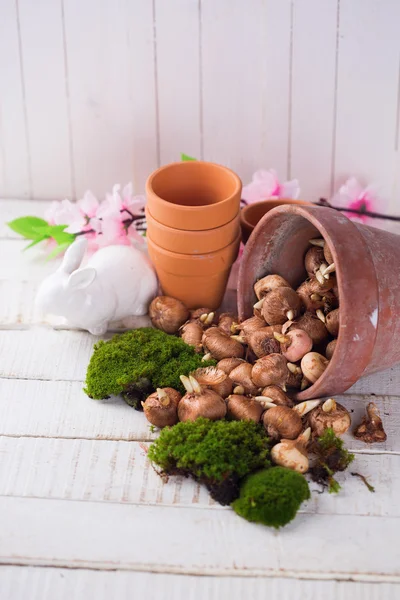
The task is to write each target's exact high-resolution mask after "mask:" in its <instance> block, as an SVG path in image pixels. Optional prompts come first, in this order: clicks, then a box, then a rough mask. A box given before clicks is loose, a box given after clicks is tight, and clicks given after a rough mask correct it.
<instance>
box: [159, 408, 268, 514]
mask: <svg viewBox="0 0 400 600" xmlns="http://www.w3.org/2000/svg"><path fill="white" fill-rule="evenodd" d="M268 454H269V450H268V438H267V436H266V435H265V433H264V430H263V428H262V427H261V426H260V425H258V424H256V423H254V422H252V421H209V420H208V419H203V418H199V419H197V420H196V421H194V422H191V421H186V422H184V423H178V424H177V425H175V426H174V427H171V428H168V427H166V428H165V429H163V430H162V431H161V434H160V437H159V438H158V439H157V440H156V441H155V442H154V443H153V444H152V445H151V446H150V449H149V452H148V457H149V459H150V460H151V461H152V462H154V463H155V464H156V465H158V466H159V467H160V468H161V474H165V475H184V476H191V477H193V478H194V479H196V481H201V482H202V483H204V484H205V485H206V486H207V488H208V489H209V491H210V493H211V495H212V496H213V498H215V499H216V500H218V502H220V503H221V504H230V503H231V502H232V501H233V500H234V499H235V498H237V496H238V494H239V480H240V479H241V478H242V477H244V476H245V475H247V474H248V473H251V472H252V471H255V470H257V469H260V468H264V467H267V466H269V461H268Z"/></svg>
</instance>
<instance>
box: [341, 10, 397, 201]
mask: <svg viewBox="0 0 400 600" xmlns="http://www.w3.org/2000/svg"><path fill="white" fill-rule="evenodd" d="M399 21H400V4H399V3H398V2H391V1H390V0H383V1H381V0H341V2H340V39H339V63H338V97H337V126H336V143H335V179H336V186H337V185H338V183H339V182H340V181H342V180H343V178H344V177H347V176H348V175H355V176H357V177H358V178H360V180H362V181H364V182H365V183H372V182H373V183H376V184H378V185H379V186H380V190H381V195H382V197H383V198H386V199H388V198H390V196H391V194H392V189H393V183H394V181H395V173H396V170H397V164H396V153H395V145H396V125H397V121H396V120H397V100H398V98H397V95H398V74H399V40H398V23H399Z"/></svg>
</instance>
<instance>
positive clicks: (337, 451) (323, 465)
mask: <svg viewBox="0 0 400 600" xmlns="http://www.w3.org/2000/svg"><path fill="white" fill-rule="evenodd" d="M309 450H310V452H311V453H312V454H315V456H316V461H315V464H314V466H313V467H312V468H311V469H310V471H309V473H310V475H311V478H312V480H313V481H316V482H317V483H320V484H321V485H323V486H324V487H327V488H328V490H329V493H331V494H332V493H333V494H337V493H338V491H339V490H340V487H341V486H340V484H339V482H338V481H336V479H335V478H334V477H333V476H334V474H335V473H336V472H337V471H344V470H345V469H347V467H348V466H349V465H350V463H352V462H353V460H354V454H351V453H350V452H349V451H348V450H347V448H346V447H345V445H344V443H343V440H341V439H340V438H339V437H337V436H336V435H335V432H334V431H333V429H332V428H331V427H329V428H328V429H326V430H325V431H324V433H323V434H322V435H321V437H319V438H317V439H316V440H315V441H314V442H313V443H312V444H311V446H310V448H309Z"/></svg>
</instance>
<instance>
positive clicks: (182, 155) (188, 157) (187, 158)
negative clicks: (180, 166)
mask: <svg viewBox="0 0 400 600" xmlns="http://www.w3.org/2000/svg"><path fill="white" fill-rule="evenodd" d="M181 160H182V161H183V162H186V161H188V160H197V158H193V156H189V155H188V154H183V152H182V154H181Z"/></svg>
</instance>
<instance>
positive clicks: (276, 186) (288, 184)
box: [242, 169, 300, 204]
mask: <svg viewBox="0 0 400 600" xmlns="http://www.w3.org/2000/svg"><path fill="white" fill-rule="evenodd" d="M299 194H300V186H299V182H298V180H297V179H292V180H291V181H285V182H283V183H279V180H278V176H277V173H276V171H274V169H270V170H269V171H266V170H265V169H261V170H259V171H256V172H255V173H254V175H253V180H252V182H251V183H249V184H248V185H245V186H244V187H243V190H242V198H243V200H245V201H246V202H247V203H249V204H251V203H252V202H258V201H260V200H269V199H271V198H292V199H294V200H296V199H297V198H298V197H299Z"/></svg>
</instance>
